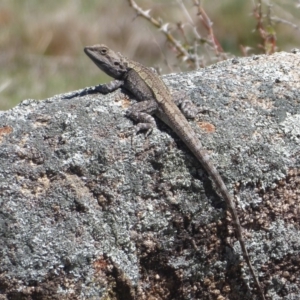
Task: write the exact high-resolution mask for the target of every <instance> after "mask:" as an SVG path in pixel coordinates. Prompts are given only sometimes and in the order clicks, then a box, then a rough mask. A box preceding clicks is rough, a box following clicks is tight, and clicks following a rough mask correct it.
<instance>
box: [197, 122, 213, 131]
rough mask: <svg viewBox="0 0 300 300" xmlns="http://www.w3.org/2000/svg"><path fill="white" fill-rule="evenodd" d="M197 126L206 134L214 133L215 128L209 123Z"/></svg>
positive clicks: (200, 123)
mask: <svg viewBox="0 0 300 300" xmlns="http://www.w3.org/2000/svg"><path fill="white" fill-rule="evenodd" d="M198 125H199V127H200V128H202V129H203V130H204V131H206V132H207V133H212V132H215V131H216V127H215V126H214V125H213V124H211V123H207V122H198Z"/></svg>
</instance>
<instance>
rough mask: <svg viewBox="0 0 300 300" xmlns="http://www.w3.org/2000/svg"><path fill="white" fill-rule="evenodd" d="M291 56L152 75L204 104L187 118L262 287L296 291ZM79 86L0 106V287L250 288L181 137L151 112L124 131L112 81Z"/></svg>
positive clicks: (13, 293) (47, 294)
mask: <svg viewBox="0 0 300 300" xmlns="http://www.w3.org/2000/svg"><path fill="white" fill-rule="evenodd" d="M299 65H300V53H299V51H296V50H295V51H293V52H292V53H284V52H282V53H276V54H274V55H272V56H255V57H248V58H242V59H234V60H228V61H225V62H221V63H218V64H216V65H213V66H211V67H209V68H206V69H202V70H199V71H195V72H190V73H181V74H171V75H168V76H165V77H164V80H165V81H166V83H167V84H168V85H169V86H170V87H171V88H173V89H176V88H178V87H180V88H181V89H182V90H183V91H185V92H186V93H187V94H188V95H189V97H190V98H191V100H192V101H193V102H194V103H195V104H196V105H197V106H199V107H205V110H204V111H203V113H201V114H198V116H197V119H195V120H194V121H191V125H192V126H193V128H194V129H195V130H196V132H197V134H198V136H199V138H200V139H201V140H202V141H203V144H204V146H205V148H206V149H207V150H208V151H209V152H210V155H211V158H212V160H213V162H214V163H215V165H216V166H217V168H218V170H219V172H220V173H221V175H222V177H223V178H224V181H225V182H226V184H227V186H228V188H229V189H230V191H231V192H232V193H234V194H235V197H236V204H237V210H238V213H239V216H240V220H241V223H242V226H243V228H244V236H245V240H246V245H247V248H248V251H249V254H250V256H251V260H252V263H253V266H254V268H255V270H256V271H257V273H258V274H259V279H260V282H261V283H262V286H263V289H264V291H265V293H266V296H267V298H268V299H299V298H300V279H299V278H300V258H299V257H300V232H299V223H300V222H299V221H300V208H299V205H300V201H299V200H300V159H299V157H300V92H299V91H300V72H299ZM86 91H88V89H87V90H86ZM86 91H85V90H81V91H78V92H73V93H69V94H65V95H57V96H55V97H52V98H49V99H46V100H44V101H36V100H25V101H23V102H22V103H21V104H20V105H18V106H17V107H15V108H13V109H11V110H9V111H6V112H2V113H1V117H0V119H1V120H0V236H1V239H0V243H1V247H0V249H1V250H0V257H1V259H0V299H125V300H126V299H129V300H131V299H153V300H154V299H218V300H221V299H231V300H232V299H256V295H255V288H254V284H253V281H252V278H251V276H250V274H249V270H248V268H247V265H246V263H245V262H244V260H243V258H242V255H241V250H240V247H239V243H238V241H237V240H236V238H235V235H234V229H233V227H232V224H231V222H230V215H228V214H226V207H225V204H224V201H223V200H222V198H221V197H220V196H219V195H218V193H217V192H216V190H215V188H214V185H213V184H212V182H211V181H210V179H209V177H208V176H207V174H206V173H205V172H204V171H203V168H202V166H201V165H200V164H199V163H198V162H197V160H196V159H195V158H194V157H193V155H192V154H191V153H190V152H189V150H188V149H187V148H186V147H185V146H184V145H183V143H182V142H181V141H180V140H179V138H178V137H177V136H176V135H175V134H174V133H173V132H172V131H171V129H169V128H168V127H167V126H165V125H164V124H163V123H161V122H160V121H159V120H158V121H157V124H158V129H155V130H154V131H153V133H152V134H151V135H150V136H148V137H145V136H144V135H143V134H139V135H137V136H130V135H129V134H128V132H130V130H131V128H132V126H133V122H132V121H131V120H129V119H127V118H126V117H125V111H126V108H127V107H128V105H129V104H130V101H129V96H128V95H126V94H125V93H124V91H120V90H118V91H116V92H114V93H112V94H109V95H106V96H104V95H100V94H87V93H86V95H84V94H85V92H86ZM66 98H69V99H66Z"/></svg>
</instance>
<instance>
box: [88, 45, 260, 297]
mask: <svg viewBox="0 0 300 300" xmlns="http://www.w3.org/2000/svg"><path fill="white" fill-rule="evenodd" d="M84 51H85V53H86V54H87V55H88V56H89V57H90V58H91V59H92V61H93V62H94V63H95V64H96V65H97V66H98V67H99V68H100V69H101V70H103V71H104V72H105V73H106V74H108V75H109V76H111V77H113V78H115V79H116V80H115V81H112V82H111V83H109V84H107V85H105V86H102V89H103V91H104V92H105V93H106V92H110V91H113V90H115V89H117V88H119V87H120V86H122V87H124V88H125V89H127V90H129V91H130V92H131V93H132V94H133V95H134V96H135V97H136V98H137V100H139V101H141V102H138V103H137V104H134V105H132V106H131V107H130V108H129V110H128V112H127V115H128V116H129V117H131V118H133V119H134V120H137V121H139V122H140V123H139V124H138V127H137V131H139V130H144V129H147V130H149V131H151V129H152V128H153V127H155V126H156V125H155V120H154V119H153V117H152V116H151V115H152V114H155V115H157V116H158V117H159V118H160V119H161V120H162V121H164V122H165V123H166V124H167V125H168V126H170V127H171V128H172V129H173V130H174V131H175V132H176V133H177V135H178V136H179V137H180V138H181V140H182V141H183V142H184V143H185V144H186V146H187V147H188V148H189V149H190V150H191V151H192V152H193V153H194V155H195V156H196V157H197V159H198V160H199V161H200V163H201V164H202V166H203V167H204V168H205V170H206V171H207V172H208V174H209V175H210V177H211V179H212V180H213V182H214V183H215V185H216V187H217V189H218V190H219V192H220V193H221V195H222V197H223V198H224V200H225V201H226V205H227V207H228V208H229V211H230V213H231V216H232V219H233V222H234V227H235V231H236V234H237V238H238V240H239V243H240V245H241V248H242V252H243V257H244V259H245V261H246V262H247V265H248V267H249V269H250V272H251V274H252V277H253V279H254V282H255V284H256V286H257V289H258V292H259V294H260V297H261V299H263V300H264V299H265V296H264V293H263V290H262V288H261V286H260V283H259V281H258V279H257V276H256V275H255V272H254V269H253V267H252V264H251V261H250V258H249V254H248V251H247V249H246V246H245V242H244V238H243V235H242V227H241V225H240V221H239V218H238V215H237V211H236V208H235V205H234V201H233V197H232V195H231V194H230V193H229V191H228V189H227V188H226V186H225V184H224V182H223V180H222V178H221V176H220V174H219V172H218V171H217V169H216V168H215V167H214V165H213V164H212V162H211V160H210V158H209V155H208V153H207V151H206V150H205V149H204V148H203V146H202V144H201V142H200V140H199V139H198V138H197V136H196V133H195V132H194V130H193V129H192V127H191V126H190V124H189V122H188V121H187V119H186V117H185V116H184V115H183V113H182V112H181V111H180V109H179V108H178V107H177V105H176V104H175V103H174V101H173V98H172V95H171V93H170V91H169V89H168V88H167V86H166V85H165V84H164V82H163V81H162V80H161V79H160V77H159V76H158V75H157V74H156V73H155V72H154V71H153V70H152V69H150V68H147V67H145V66H143V65H141V64H140V63H138V62H134V61H131V60H129V59H127V58H126V57H124V56H122V55H121V54H120V53H116V52H114V51H112V50H111V49H109V48H108V47H107V46H105V45H95V46H90V47H85V48H84ZM179 104H181V109H182V110H183V112H184V109H185V114H186V115H189V116H193V115H194V113H193V112H192V111H191V110H190V107H189V106H190V104H189V103H188V101H185V102H184V103H179Z"/></svg>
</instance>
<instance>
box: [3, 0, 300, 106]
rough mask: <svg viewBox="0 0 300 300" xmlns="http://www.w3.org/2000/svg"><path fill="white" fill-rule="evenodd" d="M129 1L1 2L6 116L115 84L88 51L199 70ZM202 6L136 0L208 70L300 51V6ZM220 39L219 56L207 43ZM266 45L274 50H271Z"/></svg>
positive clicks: (242, 0)
mask: <svg viewBox="0 0 300 300" xmlns="http://www.w3.org/2000/svg"><path fill="white" fill-rule="evenodd" d="M129 2H130V1H127V0H111V1H107V0H97V1H96V0H89V1H84V0H64V1H40V0H1V1H0V110H6V109H9V108H11V107H13V106H15V105H16V104H18V103H19V102H20V101H22V100H24V99H41V100H42V99H45V98H47V97H51V96H53V95H55V94H59V93H65V92H69V91H72V90H77V89H81V88H84V87H87V86H92V85H97V84H99V83H103V82H107V81H109V80H110V79H109V78H108V77H107V76H106V75H104V74H103V72H101V70H99V69H97V67H96V65H94V64H93V62H92V61H90V59H89V58H88V57H87V56H86V55H85V54H84V52H83V47H84V46H87V45H94V44H97V43H104V44H106V45H108V46H109V47H111V48H112V49H114V50H116V51H120V52H122V53H123V54H124V55H126V56H128V57H130V58H132V59H134V60H137V61H139V62H141V63H143V64H144V65H146V66H153V67H158V68H159V71H160V73H162V74H166V73H170V72H180V71H188V70H191V69H195V68H196V66H195V65H193V64H190V63H189V62H188V61H184V60H183V59H182V56H180V55H179V54H178V52H177V51H176V49H174V45H172V44H170V43H169V42H167V39H166V36H165V35H164V33H163V31H162V30H159V29H158V28H156V27H155V26H154V25H153V24H152V23H151V22H149V21H148V20H146V19H145V18H142V17H140V16H138V15H137V12H136V11H135V10H134V9H133V8H132V7H130V4H129ZM197 2H198V1H192V0H160V1H159V0H136V4H138V5H139V6H140V7H141V8H142V9H143V10H144V11H148V10H151V11H150V12H149V14H150V15H151V16H153V17H154V18H155V19H156V20H158V21H159V20H161V22H162V24H165V23H168V24H169V25H168V27H165V28H168V30H169V32H170V33H171V34H172V36H174V37H175V38H176V39H177V40H178V41H180V42H181V43H182V45H183V46H184V47H185V48H186V49H187V51H195V52H196V54H197V56H198V57H199V59H200V60H201V64H200V66H201V67H202V66H205V65H209V64H212V63H215V62H216V61H219V60H222V59H225V58H228V57H232V56H244V55H251V54H262V53H266V52H269V53H271V52H274V51H282V50H285V51H290V50H291V49H292V48H300V45H299V43H300V42H299V41H300V39H299V37H300V36H299V33H300V30H299V27H300V24H299V23H300V21H299V20H300V18H299V16H300V0H298V1H297V0H268V1H263V0H261V1H256V0H252V1H251V0H222V1H209V0H207V1H201V5H200V4H199V3H198V5H195V4H197ZM199 8H201V9H202V14H201V13H200V14H199ZM203 12H205V14H206V17H207V18H208V19H206V20H204V19H203V17H204V16H205V14H203ZM259 13H260V14H259ZM207 20H210V21H211V22H212V28H208V27H207V25H208V23H207ZM211 30H213V35H212V31H211ZM266 35H268V36H269V37H270V36H271V37H272V38H271V39H269V40H268V37H266ZM196 36H197V38H198V40H197V45H199V46H197V47H195V45H196V43H195V37H196ZM212 36H213V37H214V39H215V42H214V43H213V45H215V46H216V45H217V46H218V47H219V51H217V52H218V55H216V52H215V51H214V50H213V46H212V45H210V44H209V43H208V42H207V40H209V39H210V38H211V37H212ZM267 40H268V41H267ZM266 41H267V43H266ZM270 41H271V42H270ZM266 45H267V46H270V45H271V46H274V47H273V48H272V47H271V48H272V49H271V50H270V49H269V50H270V51H267V48H268V47H267V46H266ZM205 46H207V47H205ZM220 53H221V55H220ZM222 53H224V55H223V54H222Z"/></svg>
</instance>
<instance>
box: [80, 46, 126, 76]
mask: <svg viewBox="0 0 300 300" xmlns="http://www.w3.org/2000/svg"><path fill="white" fill-rule="evenodd" d="M84 52H85V54H86V55H87V56H88V57H89V58H90V59H91V60H92V61H93V62H94V63H95V64H96V65H97V66H98V67H99V68H100V69H101V70H102V71H103V72H105V73H106V74H107V75H109V76H111V77H113V78H115V79H122V77H123V75H124V74H125V73H126V71H127V69H126V65H125V63H124V62H123V59H122V56H121V55H120V54H119V53H116V52H114V51H113V50H111V49H109V48H108V47H107V46H105V45H94V46H87V47H84Z"/></svg>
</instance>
